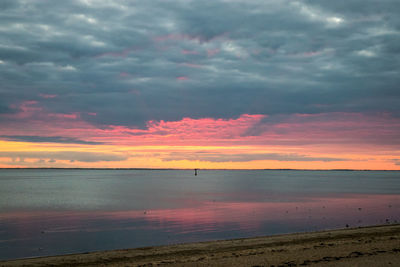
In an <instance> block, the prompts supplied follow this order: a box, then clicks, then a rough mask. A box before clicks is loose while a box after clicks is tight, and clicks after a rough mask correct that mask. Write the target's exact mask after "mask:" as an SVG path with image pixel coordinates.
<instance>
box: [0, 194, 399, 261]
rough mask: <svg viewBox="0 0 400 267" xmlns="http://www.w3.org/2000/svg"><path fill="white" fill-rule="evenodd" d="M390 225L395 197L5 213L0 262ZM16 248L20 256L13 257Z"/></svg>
mask: <svg viewBox="0 0 400 267" xmlns="http://www.w3.org/2000/svg"><path fill="white" fill-rule="evenodd" d="M188 198H190V196H188ZM187 201H188V202H189V203H190V201H191V200H190V199H188V200H187ZM192 204H193V203H192ZM386 220H388V221H386ZM396 221H400V196H399V195H378V194H374V195H368V194H348V195H347V194H342V195H337V196H332V195H329V196H327V197H317V196H307V197H300V196H297V197H296V198H293V199H292V201H288V200H287V199H286V200H285V201H276V199H275V200H274V201H254V202H240V201H208V200H207V201H204V202H196V203H195V204H193V205H192V206H190V207H174V208H160V209H149V210H138V209H136V210H122V211H109V210H108V211H107V210H104V211H99V210H96V211H42V212H40V211H39V212H38V211H35V212H33V211H27V212H25V211H20V212H7V213H3V214H2V220H1V222H0V226H1V229H2V230H3V231H1V232H0V240H1V242H0V248H1V249H5V250H4V252H0V258H7V257H22V256H23V257H26V256H35V255H42V254H41V253H42V252H40V253H39V252H38V251H37V250H31V248H32V247H43V248H44V250H45V251H46V253H50V254H52V253H53V254H60V253H67V252H68V253H70V252H83V251H87V250H102V249H110V247H109V246H110V244H112V246H114V247H111V248H117V247H139V246H146V245H157V244H168V243H170V242H189V241H204V240H213V239H221V238H238V237H245V236H256V235H269V234H280V233H287V232H297V231H312V230H322V229H332V228H343V227H345V225H346V224H348V225H350V226H351V227H356V226H363V225H371V224H379V223H386V222H389V223H393V222H396ZM116 237H118V238H116ZM96 240H97V241H96ZM79 242H82V244H80V245H77V243H79ZM23 247H26V248H27V250H26V251H25V252H20V251H21V248H23ZM28 248H29V249H28ZM13 249H14V250H13ZM71 249H72V250H71ZM3 253H7V254H3ZM13 253H14V254H13ZM21 253H25V254H23V255H22V254H21ZM43 253H44V252H43ZM8 255H11V256H8ZM46 255H47V254H46Z"/></svg>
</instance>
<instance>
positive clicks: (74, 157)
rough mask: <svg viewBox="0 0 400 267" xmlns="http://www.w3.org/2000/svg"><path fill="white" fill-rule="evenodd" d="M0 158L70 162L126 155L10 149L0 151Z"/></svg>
mask: <svg viewBox="0 0 400 267" xmlns="http://www.w3.org/2000/svg"><path fill="white" fill-rule="evenodd" d="M0 158H12V159H13V160H14V161H17V162H24V161H25V159H38V160H39V161H40V160H42V161H43V160H45V159H46V160H47V161H48V162H55V161H56V160H69V161H70V162H74V161H80V162H99V161H123V160H126V159H127V158H128V156H126V155H123V154H116V153H99V152H77V151H62V152H54V151H40V152H25V151H12V152H0Z"/></svg>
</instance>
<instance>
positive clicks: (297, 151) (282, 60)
mask: <svg viewBox="0 0 400 267" xmlns="http://www.w3.org/2000/svg"><path fill="white" fill-rule="evenodd" d="M398 14H400V5H399V2H398V0H381V1H371V0H337V1H327V0H315V1H313V0H308V1H296V0H290V1H289V0H213V1H200V0H197V1H196V0H152V1H133V0H132V1H128V0H116V1H103V0H71V1H50V0H49V1H46V0H2V1H1V2H0V167H66V168H69V167H85V168H86V167H102V168H203V169H205V168H210V169H214V168H216V169H220V168H222V169H224V168H234V169H236V168H239V169H240V168H241V169H282V168H294V169H386V170H389V169H391V170H396V169H397V170H399V169H400V87H399V86H400V16H398Z"/></svg>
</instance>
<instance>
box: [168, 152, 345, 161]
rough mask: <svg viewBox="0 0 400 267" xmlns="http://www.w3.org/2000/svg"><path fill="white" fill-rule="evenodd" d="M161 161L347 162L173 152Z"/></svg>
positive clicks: (296, 156)
mask: <svg viewBox="0 0 400 267" xmlns="http://www.w3.org/2000/svg"><path fill="white" fill-rule="evenodd" d="M162 160H163V161H172V160H190V161H211V162H247V161H254V160H277V161H323V162H332V161H347V160H348V159H345V158H330V157H309V156H306V155H300V154H296V153H290V154H281V153H257V154H223V153H212V152H194V153H190V154H189V153H181V152H173V153H170V154H169V155H168V156H166V157H164V158H163V159H162Z"/></svg>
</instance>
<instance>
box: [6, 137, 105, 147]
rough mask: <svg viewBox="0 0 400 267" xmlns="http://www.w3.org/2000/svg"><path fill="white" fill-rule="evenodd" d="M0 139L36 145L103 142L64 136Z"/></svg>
mask: <svg viewBox="0 0 400 267" xmlns="http://www.w3.org/2000/svg"><path fill="white" fill-rule="evenodd" d="M0 139H3V140H9V141H21V142H34V143H64V144H85V145H99V144H102V143H101V142H92V141H84V140H80V139H76V138H70V137H62V136H30V135H0Z"/></svg>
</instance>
